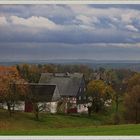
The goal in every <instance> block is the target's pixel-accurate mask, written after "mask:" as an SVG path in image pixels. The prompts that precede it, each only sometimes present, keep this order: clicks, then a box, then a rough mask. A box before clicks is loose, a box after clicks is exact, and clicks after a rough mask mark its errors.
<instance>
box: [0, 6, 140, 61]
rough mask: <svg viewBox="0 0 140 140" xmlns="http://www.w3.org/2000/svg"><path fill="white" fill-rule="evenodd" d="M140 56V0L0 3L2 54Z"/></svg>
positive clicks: (15, 56) (31, 56) (101, 57)
mask: <svg viewBox="0 0 140 140" xmlns="http://www.w3.org/2000/svg"><path fill="white" fill-rule="evenodd" d="M4 59H10V60H12V59H13V60H16V59H30V60H31V59H34V60H36V59H40V60H42V59H43V60H45V59H94V60H140V5H105V4H104V5H52V4H49V5H0V60H1V61H2V60H4Z"/></svg>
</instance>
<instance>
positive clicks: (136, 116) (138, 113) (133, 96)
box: [124, 73, 140, 123]
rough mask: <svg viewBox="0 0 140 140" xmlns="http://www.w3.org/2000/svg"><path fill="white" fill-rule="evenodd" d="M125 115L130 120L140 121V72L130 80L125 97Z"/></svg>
mask: <svg viewBox="0 0 140 140" xmlns="http://www.w3.org/2000/svg"><path fill="white" fill-rule="evenodd" d="M124 105H125V116H126V119H127V120H128V121H132V122H135V123H139V122H140V74H139V73H138V74H135V75H134V76H133V77H132V78H130V79H129V81H128V86H127V92H126V94H125V98H124Z"/></svg>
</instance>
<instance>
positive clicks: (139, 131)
mask: <svg viewBox="0 0 140 140" xmlns="http://www.w3.org/2000/svg"><path fill="white" fill-rule="evenodd" d="M107 117H108V116H106V115H100V117H99V116H97V115H96V114H95V115H93V116H92V117H88V116H87V115H82V116H70V115H69V116H68V115H51V114H41V117H40V121H35V119H34V116H33V114H31V113H21V112H18V113H15V114H14V115H13V116H12V117H9V116H8V113H7V112H5V111H2V110H0V135H140V125H138V124H137V125H135V124H128V125H105V123H107V122H105V120H108V118H107ZM103 120H104V121H103Z"/></svg>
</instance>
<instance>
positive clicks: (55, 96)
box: [25, 83, 60, 113]
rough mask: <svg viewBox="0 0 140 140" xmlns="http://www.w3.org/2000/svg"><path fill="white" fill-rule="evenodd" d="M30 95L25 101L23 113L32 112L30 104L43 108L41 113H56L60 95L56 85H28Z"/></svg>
mask: <svg viewBox="0 0 140 140" xmlns="http://www.w3.org/2000/svg"><path fill="white" fill-rule="evenodd" d="M29 89H30V93H29V94H28V96H27V99H26V101H25V112H31V111H33V106H32V103H31V101H32V102H37V103H38V105H39V106H42V107H43V110H42V111H43V112H50V113H56V112H57V104H58V101H59V99H60V94H59V91H58V88H57V86H56V85H46V84H35V83H30V84H29Z"/></svg>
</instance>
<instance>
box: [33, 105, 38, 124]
mask: <svg viewBox="0 0 140 140" xmlns="http://www.w3.org/2000/svg"><path fill="white" fill-rule="evenodd" d="M33 109H34V114H35V118H36V120H37V121H38V120H39V108H38V104H37V103H33Z"/></svg>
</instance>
